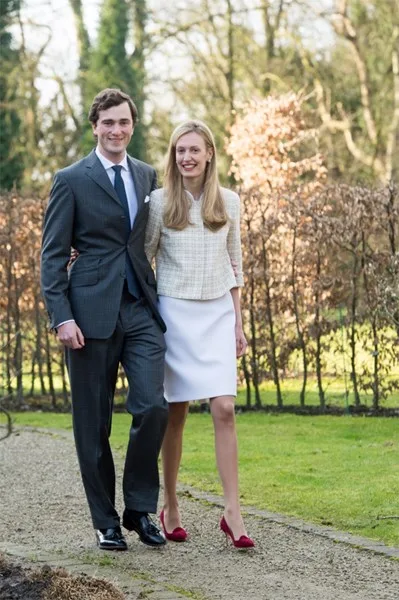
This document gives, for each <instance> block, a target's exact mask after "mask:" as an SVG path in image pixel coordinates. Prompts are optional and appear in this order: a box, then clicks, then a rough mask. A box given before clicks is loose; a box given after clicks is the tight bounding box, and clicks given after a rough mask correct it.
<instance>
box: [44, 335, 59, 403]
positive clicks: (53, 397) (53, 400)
mask: <svg viewBox="0 0 399 600" xmlns="http://www.w3.org/2000/svg"><path fill="white" fill-rule="evenodd" d="M44 331H45V343H46V365H47V378H48V383H49V391H50V399H51V405H52V407H53V408H54V409H56V408H57V396H56V394H55V389H54V376H53V362H52V360H51V347H50V334H49V331H48V329H45V330H44Z"/></svg>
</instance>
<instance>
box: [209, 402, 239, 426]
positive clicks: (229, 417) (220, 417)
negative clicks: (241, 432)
mask: <svg viewBox="0 0 399 600" xmlns="http://www.w3.org/2000/svg"><path fill="white" fill-rule="evenodd" d="M211 411H212V416H213V418H214V420H216V421H218V422H221V423H226V424H233V423H234V418H235V417H234V401H233V400H232V399H230V398H221V397H219V398H214V399H213V400H212V401H211Z"/></svg>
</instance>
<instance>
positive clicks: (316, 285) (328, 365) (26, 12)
mask: <svg viewBox="0 0 399 600" xmlns="http://www.w3.org/2000/svg"><path fill="white" fill-rule="evenodd" d="M55 4H56V0H40V1H39V2H38V1H35V2H33V0H3V2H1V3H0V41H1V52H2V66H1V70H0V84H1V86H0V89H1V92H0V126H1V129H2V136H1V140H0V160H1V164H0V167H1V170H0V187H1V190H2V192H1V200H0V226H1V232H0V255H1V263H0V288H1V293H0V303H1V324H0V335H1V365H2V366H1V373H0V385H1V392H2V394H3V395H7V397H8V401H9V402H11V403H12V404H14V405H15V406H22V405H24V404H25V403H26V402H31V401H32V400H31V399H32V397H34V396H35V395H40V396H45V395H48V394H50V397H51V402H52V404H53V406H59V405H65V406H67V405H68V393H67V383H66V377H65V369H64V360H63V354H62V352H61V350H60V349H59V347H58V345H57V343H56V341H55V339H54V337H53V336H52V335H51V334H50V333H49V331H48V327H47V317H46V314H45V311H44V308H43V303H42V300H41V297H40V292H39V289H38V268H39V250H40V229H41V222H42V216H43V211H44V209H45V205H46V201H47V200H46V199H47V196H48V190H49V185H50V181H51V177H52V175H53V173H54V171H55V170H56V169H58V168H60V167H63V166H64V165H66V164H69V163H71V162H72V161H73V160H76V159H78V158H80V157H81V156H83V155H84V154H85V153H87V152H88V151H90V149H91V148H92V147H93V138H92V134H91V130H90V127H89V126H88V123H87V118H86V115H87V111H88V108H89V106H90V103H91V100H92V98H93V96H94V94H95V93H96V92H97V91H99V90H100V89H101V88H103V87H105V86H118V87H121V88H123V89H124V90H126V91H128V92H129V93H130V94H131V95H132V96H133V97H134V99H135V101H136V103H137V105H138V108H139V114H140V124H139V125H138V127H137V129H136V131H135V134H134V136H133V139H132V144H131V147H130V148H129V151H130V152H131V153H132V154H134V155H135V156H137V157H138V158H141V159H144V160H148V161H149V162H152V163H153V164H155V165H156V167H157V168H158V169H159V172H160V173H161V172H162V159H163V156H164V153H165V150H166V147H167V143H168V138H169V135H170V132H171V130H172V128H173V127H174V126H175V125H176V124H177V123H178V122H180V121H181V120H182V119H183V118H185V117H186V116H192V115H194V116H196V117H199V118H203V119H204V120H205V121H206V122H207V123H208V124H209V125H210V126H211V128H212V129H213V131H214V133H215V137H216V141H217V145H218V149H219V156H220V176H221V180H222V181H223V183H224V184H226V185H229V186H234V187H235V188H236V189H237V190H238V191H239V193H240V195H241V201H242V241H243V251H244V262H245V274H246V287H245V289H244V296H243V305H244V318H245V328H246V332H247V336H248V340H249V344H250V351H249V352H248V354H247V356H246V357H245V358H244V359H243V360H242V362H241V363H240V379H241V382H242V383H243V384H244V386H245V389H246V399H245V401H246V404H247V405H248V406H255V407H260V406H261V405H262V404H264V403H265V400H264V395H262V387H263V386H264V385H265V383H267V382H270V381H272V382H273V389H274V391H275V403H276V405H277V406H278V407H279V408H280V409H281V408H283V407H284V405H285V403H286V397H287V390H290V389H291V387H292V386H291V383H290V382H291V381H292V380H293V379H295V381H296V383H297V387H296V390H297V402H298V403H299V404H300V405H301V406H302V407H305V406H306V404H307V403H308V402H309V397H310V396H309V386H310V383H313V381H315V382H316V388H317V395H318V402H319V405H320V408H321V410H326V408H327V407H328V404H329V403H330V397H331V394H330V391H331V387H330V386H331V385H332V383H331V382H332V381H335V383H336V384H337V385H338V386H341V385H343V389H344V394H345V399H346V403H347V404H348V403H350V404H353V406H354V407H355V408H357V409H359V408H360V407H361V406H362V405H363V404H364V403H367V404H368V405H370V403H371V405H372V407H373V408H374V409H378V408H379V407H381V406H384V405H386V403H387V402H390V403H391V404H392V399H394V403H396V404H397V401H396V398H397V395H396V392H395V389H397V386H398V369H399V366H398V332H399V289H398V285H399V284H398V281H399V277H398V271H399V258H398V222H399V218H398V193H397V187H396V185H397V181H398V168H399V153H398V151H397V142H398V139H399V137H398V136H399V125H398V124H399V58H398V55H399V2H398V0H379V1H378V2H377V1H376V0H375V1H368V0H339V1H333V0H323V1H321V2H317V3H315V2H311V1H310V0H309V1H306V0H256V1H255V0H214V1H213V2H209V0H198V2H196V3H189V2H187V1H186V0H181V1H179V2H178V3H174V4H173V5H169V4H168V5H167V4H166V3H163V2H158V1H157V0H98V2H97V4H96V6H97V8H98V17H97V20H94V21H93V18H92V17H90V16H88V13H87V7H86V6H85V3H84V2H82V1H81V0H58V4H57V6H60V5H62V6H63V10H64V12H65V11H68V14H69V16H70V20H69V21H68V24H67V25H66V26H65V27H66V28H70V27H73V28H74V30H73V31H72V32H71V31H69V30H68V34H73V37H74V39H75V45H74V48H75V50H74V52H75V57H72V56H71V64H72V66H70V68H69V70H68V69H66V65H64V64H61V63H59V62H57V58H56V56H53V53H54V48H56V47H57V44H56V42H57V41H58V40H56V39H55V35H56V34H55V33H54V30H55V23H54V22H51V19H50V20H49V19H48V18H47V15H46V11H47V12H49V11H51V10H53V9H54V7H55ZM38 5H40V6H38ZM33 9H35V10H34V11H33V12H32V10H33ZM35 11H36V12H35ZM32 15H33V17H32ZM70 24H72V25H70ZM53 25H54V27H53ZM65 31H66V30H65ZM71 53H72V51H71ZM74 61H75V62H74ZM75 63H76V64H75ZM73 65H74V66H73ZM66 72H68V73H72V75H66ZM123 386H124V381H123V377H121V379H120V381H119V388H120V389H122V388H123ZM290 397H291V396H290ZM268 402H269V401H268Z"/></svg>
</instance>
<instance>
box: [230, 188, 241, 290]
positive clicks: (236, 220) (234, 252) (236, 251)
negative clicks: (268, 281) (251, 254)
mask: <svg viewBox="0 0 399 600" xmlns="http://www.w3.org/2000/svg"><path fill="white" fill-rule="evenodd" d="M230 219H231V222H230V227H229V232H228V234H227V251H228V253H229V256H230V260H234V261H236V263H237V275H236V283H237V287H243V286H244V276H243V272H242V252H241V232H240V198H239V197H238V196H237V194H234V200H233V202H232V210H231V214H230Z"/></svg>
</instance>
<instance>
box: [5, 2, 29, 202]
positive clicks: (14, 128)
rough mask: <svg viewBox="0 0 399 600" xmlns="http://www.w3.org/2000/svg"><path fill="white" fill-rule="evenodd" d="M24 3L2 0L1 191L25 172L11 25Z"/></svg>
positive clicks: (18, 182)
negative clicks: (20, 147) (17, 106)
mask: <svg viewBox="0 0 399 600" xmlns="http://www.w3.org/2000/svg"><path fill="white" fill-rule="evenodd" d="M20 4H21V1H20V0H1V1H0V48H1V58H2V67H1V71H0V130H1V136H0V188H1V189H7V190H10V189H11V188H12V187H13V186H14V185H16V186H19V184H20V182H21V179H22V174H23V170H24V166H23V158H22V153H21V152H20V151H19V150H18V144H17V140H18V136H19V130H20V127H21V120H20V119H19V117H18V114H17V111H16V110H15V108H14V106H13V103H14V100H15V96H16V89H17V78H16V76H15V71H16V68H17V66H18V62H19V55H18V51H17V50H15V49H14V48H13V46H12V36H11V33H10V32H9V26H10V24H11V23H12V21H13V18H14V17H15V15H16V13H17V12H18V11H19V9H20Z"/></svg>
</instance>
